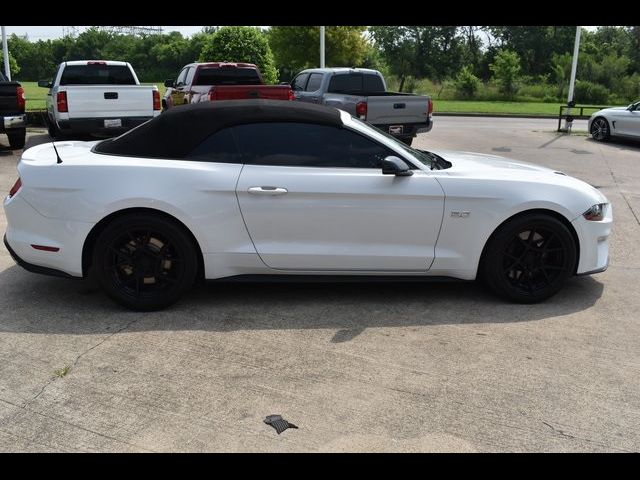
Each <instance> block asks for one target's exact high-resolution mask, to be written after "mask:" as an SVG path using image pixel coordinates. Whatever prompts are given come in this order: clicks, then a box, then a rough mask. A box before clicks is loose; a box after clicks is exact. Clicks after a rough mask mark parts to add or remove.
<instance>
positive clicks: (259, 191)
mask: <svg viewBox="0 0 640 480" xmlns="http://www.w3.org/2000/svg"><path fill="white" fill-rule="evenodd" d="M287 191H288V190H287V189H286V188H280V187H249V190H248V192H249V193H251V194H253V195H284V194H285V193H287Z"/></svg>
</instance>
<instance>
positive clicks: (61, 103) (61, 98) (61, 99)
mask: <svg viewBox="0 0 640 480" xmlns="http://www.w3.org/2000/svg"><path fill="white" fill-rule="evenodd" d="M56 103H57V104H58V111H59V112H64V113H66V112H68V111H69V104H68V103H67V92H58V94H57V95H56Z"/></svg>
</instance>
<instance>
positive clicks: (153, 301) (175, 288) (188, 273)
mask: <svg viewBox="0 0 640 480" xmlns="http://www.w3.org/2000/svg"><path fill="white" fill-rule="evenodd" d="M93 266H94V268H95V271H96V272H97V278H98V281H99V283H100V285H101V286H102V288H103V289H104V290H105V291H106V293H107V295H109V297H111V298H112V299H113V300H115V301H116V302H118V303H120V304H121V305H123V306H125V307H127V308H130V309H133V310H145V311H149V310H159V309H162V308H165V307H167V306H169V305H171V304H172V303H174V302H176V301H177V300H178V299H179V298H180V297H181V296H182V295H183V294H184V293H185V292H186V291H187V290H188V289H189V288H190V287H191V286H193V284H194V282H195V278H196V273H197V267H198V257H197V253H196V247H195V246H194V245H193V242H192V240H191V239H190V237H189V236H188V235H187V233H186V232H185V231H184V229H183V228H182V227H181V226H179V225H177V224H176V223H175V222H172V221H170V220H168V219H165V218H162V217H156V216H143V215H132V216H127V217H122V218H119V219H116V220H115V221H114V222H113V223H111V224H110V225H109V226H108V227H107V228H106V229H105V230H104V231H103V232H102V233H101V234H100V236H99V237H98V240H97V242H96V248H95V250H94V262H93Z"/></svg>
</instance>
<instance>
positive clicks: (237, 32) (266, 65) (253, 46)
mask: <svg viewBox="0 0 640 480" xmlns="http://www.w3.org/2000/svg"><path fill="white" fill-rule="evenodd" d="M200 61H201V62H247V63H254V64H256V65H257V66H258V68H259V69H260V72H262V78H264V81H265V83H272V84H273V83H276V82H277V81H278V71H277V70H276V67H275V61H274V59H273V53H272V52H271V48H269V42H268V41H267V37H266V35H265V34H264V33H263V32H262V31H261V30H260V29H259V28H254V27H222V28H221V29H220V30H218V31H217V32H216V33H215V34H213V38H212V40H211V42H210V43H209V44H207V45H205V46H204V48H203V49H202V53H201V54H200Z"/></svg>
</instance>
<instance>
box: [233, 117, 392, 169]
mask: <svg viewBox="0 0 640 480" xmlns="http://www.w3.org/2000/svg"><path fill="white" fill-rule="evenodd" d="M234 133H235V136H236V139H237V141H238V145H239V146H240V148H241V150H242V153H243V156H244V163H247V164H252V165H274V166H284V167H327V168H336V167H337V168H381V160H382V159H383V158H385V157H386V156H388V155H393V152H391V151H390V150H388V149H387V148H385V147H384V146H382V145H380V144H378V143H376V142H374V141H372V140H369V139H368V138H365V137H364V136H362V135H360V134H359V133H355V132H353V131H351V130H347V129H345V128H338V127H332V126H326V125H315V124H310V123H254V124H249V125H239V126H236V127H234Z"/></svg>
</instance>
